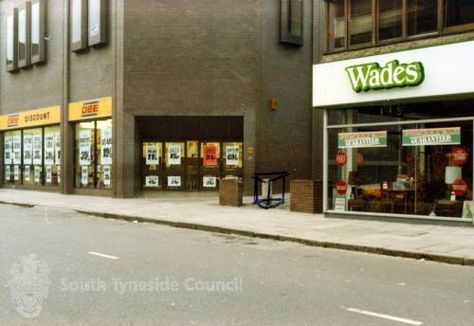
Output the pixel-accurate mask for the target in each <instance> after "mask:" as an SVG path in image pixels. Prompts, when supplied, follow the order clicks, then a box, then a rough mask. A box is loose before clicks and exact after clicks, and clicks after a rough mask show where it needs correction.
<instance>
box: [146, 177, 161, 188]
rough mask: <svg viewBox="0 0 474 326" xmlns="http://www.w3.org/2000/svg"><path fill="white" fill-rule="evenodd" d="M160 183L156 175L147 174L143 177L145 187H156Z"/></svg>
mask: <svg viewBox="0 0 474 326" xmlns="http://www.w3.org/2000/svg"><path fill="white" fill-rule="evenodd" d="M159 185H160V177H159V176H157V175H148V176H146V177H145V187H150V188H158V187H159Z"/></svg>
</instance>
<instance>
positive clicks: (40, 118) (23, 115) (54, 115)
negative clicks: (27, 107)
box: [0, 106, 61, 130]
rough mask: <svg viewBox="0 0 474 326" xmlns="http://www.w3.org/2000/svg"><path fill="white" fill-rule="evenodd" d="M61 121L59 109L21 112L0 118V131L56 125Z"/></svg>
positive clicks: (50, 108) (53, 107) (58, 107)
mask: <svg viewBox="0 0 474 326" xmlns="http://www.w3.org/2000/svg"><path fill="white" fill-rule="evenodd" d="M60 121H61V107H60V106H52V107H49V108H43V109H37V110H31V111H23V112H18V113H14V114H7V115H2V116H0V130H8V129H15V128H28V127H36V126H44V125H49V124H57V123H59V122H60Z"/></svg>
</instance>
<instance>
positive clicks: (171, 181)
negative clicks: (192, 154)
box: [168, 176, 181, 187]
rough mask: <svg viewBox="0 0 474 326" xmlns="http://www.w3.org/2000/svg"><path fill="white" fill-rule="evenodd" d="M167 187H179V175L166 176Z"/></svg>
mask: <svg viewBox="0 0 474 326" xmlns="http://www.w3.org/2000/svg"><path fill="white" fill-rule="evenodd" d="M168 187H181V177H180V176H169V177H168Z"/></svg>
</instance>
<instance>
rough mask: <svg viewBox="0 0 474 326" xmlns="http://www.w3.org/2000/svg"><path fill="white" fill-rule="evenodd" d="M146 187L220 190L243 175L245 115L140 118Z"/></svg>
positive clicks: (149, 189) (150, 189)
mask: <svg viewBox="0 0 474 326" xmlns="http://www.w3.org/2000/svg"><path fill="white" fill-rule="evenodd" d="M137 124H138V130H139V138H140V140H141V175H142V181H141V183H142V190H146V191H157V190H158V191H159V190H171V191H172V190H180V191H216V190H218V188H219V179H220V178H222V177H228V176H235V177H243V174H244V173H243V171H244V170H243V141H242V139H243V121H242V118H240V117H207V116H201V117H199V116H194V117H183V116H181V117H179V116H171V117H170V116H162V117H139V118H138V119H137Z"/></svg>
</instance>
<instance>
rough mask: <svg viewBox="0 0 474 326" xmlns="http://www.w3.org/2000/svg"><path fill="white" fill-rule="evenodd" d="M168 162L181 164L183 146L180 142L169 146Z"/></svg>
mask: <svg viewBox="0 0 474 326" xmlns="http://www.w3.org/2000/svg"><path fill="white" fill-rule="evenodd" d="M168 163H169V164H170V165H180V164H181V146H180V145H179V144H172V145H170V146H169V148H168Z"/></svg>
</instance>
